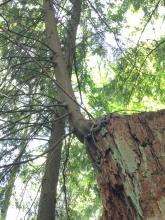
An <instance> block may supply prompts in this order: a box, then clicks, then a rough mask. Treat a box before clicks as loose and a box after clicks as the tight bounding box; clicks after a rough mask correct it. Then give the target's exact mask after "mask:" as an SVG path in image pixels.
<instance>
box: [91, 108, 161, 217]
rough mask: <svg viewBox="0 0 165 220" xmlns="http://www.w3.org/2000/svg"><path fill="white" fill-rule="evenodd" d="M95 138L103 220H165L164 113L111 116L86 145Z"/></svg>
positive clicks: (95, 156) (93, 152)
mask: <svg viewBox="0 0 165 220" xmlns="http://www.w3.org/2000/svg"><path fill="white" fill-rule="evenodd" d="M93 138H94V140H95V150H93V151H91V152H92V158H93V159H94V160H93V161H94V163H95V166H96V167H97V181H98V185H99V188H100V191H101V195H102V200H103V207H104V214H103V218H102V219H103V220H111V219H112V220H114V219H115V220H128V219H130V220H138V219H145V220H149V219H150V220H151V219H152V220H157V219H160V220H164V219H165V110H162V111H159V112H156V113H154V112H148V113H141V114H138V115H134V116H125V117H119V116H114V117H107V119H106V120H105V119H104V120H102V121H100V124H98V125H97V126H96V127H95V128H94V129H93V132H91V134H90V135H89V137H88V141H91V140H93ZM89 146H90V145H89ZM91 146H92V145H91ZM93 149H94V148H93Z"/></svg>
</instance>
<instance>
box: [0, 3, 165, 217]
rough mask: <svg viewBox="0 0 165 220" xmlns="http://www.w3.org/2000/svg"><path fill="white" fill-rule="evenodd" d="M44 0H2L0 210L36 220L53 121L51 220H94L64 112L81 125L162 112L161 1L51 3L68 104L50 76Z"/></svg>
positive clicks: (88, 177)
mask: <svg viewBox="0 0 165 220" xmlns="http://www.w3.org/2000/svg"><path fill="white" fill-rule="evenodd" d="M44 2H46V1H44ZM44 2H43V1H42V0H39V1H35V0H1V1H0V71H1V73H0V211H1V212H4V213H5V214H4V216H6V215H7V211H8V215H7V218H6V219H11V218H12V219H36V216H37V210H38V206H39V198H40V192H41V186H42V184H41V182H42V177H43V175H44V172H45V165H46V158H47V155H48V154H49V152H51V151H52V150H53V148H52V147H51V143H52V142H51V141H52V132H53V126H54V124H53V123H54V122H56V121H59V122H60V120H64V121H62V122H60V123H61V124H64V127H63V135H62V136H61V137H60V138H59V142H62V140H63V146H62V150H61V153H60V156H59V158H60V161H59V163H60V168H59V178H58V185H57V195H56V198H55V199H56V210H55V213H56V219H59V220H62V219H71V220H74V219H75V220H77V219H82V220H88V219H99V216H100V215H101V212H102V208H101V207H102V206H101V198H100V195H99V190H98V187H97V183H96V177H95V170H94V168H93V166H92V163H91V161H90V158H89V157H88V154H87V151H86V148H85V147H84V144H83V143H80V141H81V140H82V136H81V134H80V133H81V132H80V131H78V132H75V129H74V128H75V127H76V126H75V121H73V123H72V117H71V119H70V114H71V112H74V111H75V112H76V111H77V107H74V104H75V105H77V106H78V107H79V109H80V110H79V111H80V113H81V114H82V116H83V117H84V118H85V119H86V120H93V119H96V120H97V119H98V118H102V117H104V116H105V115H108V114H111V113H117V114H121V115H122V114H128V115H130V114H133V113H138V112H142V111H153V110H159V109H163V108H165V59H164V57H165V35H164V34H165V23H164V19H165V13H164V12H165V5H164V4H165V3H164V1H163V0H162V1H161V0H159V1H155V0H145V1H142V0H139V1H134V0H116V1H113V0H104V1H99V0H86V1H85V0H84V1H77V2H78V3H77V4H75V2H76V0H70V1H69V0H62V1H59V0H53V1H51V2H52V5H53V9H54V17H55V19H56V27H55V26H53V30H54V29H55V30H56V32H57V33H58V38H59V45H60V52H61V54H62V56H63V57H64V60H65V61H66V62H65V64H66V68H64V69H65V70H67V71H65V72H67V74H66V75H67V76H66V77H67V80H69V81H70V84H71V86H72V89H73V92H74V95H75V97H74V95H72V94H69V93H68V91H70V90H69V89H70V84H69V86H68V85H67V86H66V87H67V88H69V89H68V91H67V92H66V91H64V88H65V87H64V86H65V85H63V84H62V83H63V80H61V81H60V80H58V77H57V75H56V74H58V73H57V72H58V71H59V72H60V71H61V72H62V70H61V69H60V67H59V63H58V61H56V60H58V58H59V57H60V55H59V53H56V51H55V50H54V49H52V48H51V46H50V44H49V43H48V41H49V40H48V39H50V38H51V36H50V35H48V30H49V25H48V24H47V23H46V21H45V20H46V19H49V16H47V15H46V12H45V11H46V9H45V8H46V6H45V8H44V6H43V5H44ZM80 2H81V9H80V8H78V5H79V3H80ZM79 9H80V10H79ZM78 12H79V14H80V15H79V18H78V15H77V14H78ZM74 13H75V14H74ZM76 13H77V14H76ZM46 16H47V18H46V19H45V17H46ZM59 62H60V61H59ZM59 75H60V74H59ZM60 77H61V79H62V75H60V76H59V78H60ZM61 85H62V86H61ZM60 89H61V91H62V92H61V94H62V93H65V94H64V95H65V98H64V99H63V98H61V97H62V95H61V94H60V92H59V90H60ZM66 97H69V98H70V100H71V101H72V102H73V103H74V104H72V105H73V109H72V108H70V106H69V104H70V102H69V101H68V102H67V98H66ZM75 98H76V99H75ZM65 99H66V100H65ZM68 106H69V107H68ZM78 124H79V123H78ZM74 126H75V127H74ZM76 129H77V127H76ZM76 137H77V138H78V139H79V140H80V141H78V139H77V138H76ZM82 142H83V141H82ZM11 216H14V218H13V217H11Z"/></svg>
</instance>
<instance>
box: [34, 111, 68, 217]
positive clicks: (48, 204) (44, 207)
mask: <svg viewBox="0 0 165 220" xmlns="http://www.w3.org/2000/svg"><path fill="white" fill-rule="evenodd" d="M59 116H60V115H58V116H57V117H59ZM64 123H65V119H64V118H63V119H60V120H58V121H55V122H54V125H53V127H52V133H51V138H50V148H52V147H53V146H54V145H55V143H56V142H57V141H59V140H60V138H61V137H62V136H63V135H64ZM61 149H62V142H61V143H59V144H58V145H56V146H55V147H54V149H53V150H52V151H50V152H49V153H48V156H47V162H46V167H45V174H44V177H43V179H42V186H41V195H40V201H39V208H38V216H37V219H38V220H54V219H55V208H56V191H57V183H58V176H59V168H60V161H61Z"/></svg>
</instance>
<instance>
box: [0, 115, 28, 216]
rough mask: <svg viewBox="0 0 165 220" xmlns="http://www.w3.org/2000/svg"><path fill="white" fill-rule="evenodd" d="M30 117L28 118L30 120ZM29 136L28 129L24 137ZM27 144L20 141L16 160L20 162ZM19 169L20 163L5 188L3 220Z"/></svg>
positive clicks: (13, 169) (15, 167)
mask: <svg viewBox="0 0 165 220" xmlns="http://www.w3.org/2000/svg"><path fill="white" fill-rule="evenodd" d="M29 120H30V119H29V118H28V121H29ZM27 136H28V129H26V130H25V131H24V133H23V134H22V137H21V138H22V139H26V138H27ZM26 146H27V143H26V141H23V142H22V143H20V147H19V149H18V150H19V153H18V155H17V158H16V159H15V161H14V162H18V163H19V162H20V160H21V158H22V155H23V154H24V152H25V150H26ZM19 169H20V165H16V166H14V167H13V168H12V170H11V172H10V174H9V180H8V183H7V186H6V190H5V194H4V200H3V202H2V206H1V209H0V210H1V216H0V217H1V218H0V219H2V220H5V219H6V216H7V211H8V208H9V205H10V199H11V196H12V191H13V187H14V183H15V180H16V177H17V174H18V172H19Z"/></svg>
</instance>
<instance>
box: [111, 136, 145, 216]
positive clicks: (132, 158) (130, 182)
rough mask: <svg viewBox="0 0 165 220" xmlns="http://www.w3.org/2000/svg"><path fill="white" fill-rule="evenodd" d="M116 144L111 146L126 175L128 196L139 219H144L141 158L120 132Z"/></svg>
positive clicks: (125, 185) (115, 137)
mask: <svg viewBox="0 0 165 220" xmlns="http://www.w3.org/2000/svg"><path fill="white" fill-rule="evenodd" d="M114 143H115V144H114V145H111V146H110V148H111V150H112V152H113V158H114V159H115V160H116V161H117V162H118V164H119V165H120V167H121V169H122V172H123V174H124V175H125V181H124V188H125V192H126V194H127V196H128V197H129V198H130V199H131V201H132V203H133V205H134V208H135V209H136V211H137V214H138V216H137V219H138V220H140V219H142V216H143V211H142V208H141V206H140V201H139V200H140V193H139V185H138V182H139V181H138V174H137V173H136V171H137V170H138V166H139V164H140V160H139V159H138V156H137V154H136V152H134V151H133V149H132V148H131V145H129V144H128V143H127V142H126V141H125V140H124V139H123V137H121V136H119V135H118V134H116V133H115V134H114ZM128 174H129V175H128Z"/></svg>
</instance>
